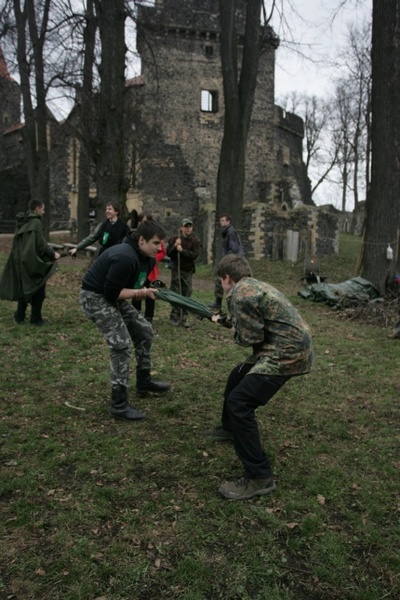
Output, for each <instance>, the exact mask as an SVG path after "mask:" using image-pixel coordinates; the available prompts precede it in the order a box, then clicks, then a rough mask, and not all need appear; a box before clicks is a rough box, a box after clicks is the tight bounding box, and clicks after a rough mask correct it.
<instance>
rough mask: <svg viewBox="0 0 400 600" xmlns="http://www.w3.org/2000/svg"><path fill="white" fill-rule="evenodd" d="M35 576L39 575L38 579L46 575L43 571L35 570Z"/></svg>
mask: <svg viewBox="0 0 400 600" xmlns="http://www.w3.org/2000/svg"><path fill="white" fill-rule="evenodd" d="M35 575H39V576H40V577H43V576H44V575H46V571H45V570H44V569H36V571H35Z"/></svg>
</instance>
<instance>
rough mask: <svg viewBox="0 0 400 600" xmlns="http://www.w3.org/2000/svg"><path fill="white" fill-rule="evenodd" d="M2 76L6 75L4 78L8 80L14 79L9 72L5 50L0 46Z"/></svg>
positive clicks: (0, 73) (0, 70)
mask: <svg viewBox="0 0 400 600" xmlns="http://www.w3.org/2000/svg"><path fill="white" fill-rule="evenodd" d="M0 77H4V79H8V81H14V79H13V78H12V77H11V75H10V73H9V72H8V68H7V63H6V59H5V58H4V54H3V50H2V48H1V46H0Z"/></svg>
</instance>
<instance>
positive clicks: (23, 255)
mask: <svg viewBox="0 0 400 600" xmlns="http://www.w3.org/2000/svg"><path fill="white" fill-rule="evenodd" d="M44 209H45V207H44V204H43V202H41V201H40V200H31V201H30V203H29V211H28V212H27V213H19V214H18V215H17V231H16V233H15V236H14V240H13V245H12V249H11V253H10V256H9V257H8V260H7V262H6V264H5V267H4V270H3V274H2V276H1V279H0V299H1V300H11V301H17V302H18V305H17V310H16V312H15V313H14V321H15V322H16V323H18V324H21V323H23V322H24V321H25V318H26V310H27V307H28V304H30V305H31V308H32V310H31V317H30V323H31V324H32V325H36V326H40V325H43V323H44V320H43V318H42V305H43V301H44V299H45V296H46V294H45V292H46V281H47V280H48V279H49V278H50V277H51V276H52V275H53V273H54V272H55V269H56V265H55V261H56V260H58V259H59V258H60V255H59V254H58V252H55V251H54V250H53V248H52V247H51V246H49V245H48V244H47V242H46V238H45V235H44V231H43V224H42V216H43V215H44Z"/></svg>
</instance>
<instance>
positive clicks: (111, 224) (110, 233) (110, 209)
mask: <svg viewBox="0 0 400 600" xmlns="http://www.w3.org/2000/svg"><path fill="white" fill-rule="evenodd" d="M120 212H121V209H120V207H119V205H118V204H117V203H116V202H109V203H108V204H107V206H106V217H107V218H106V220H105V221H103V222H102V223H100V225H98V226H97V227H96V229H95V230H94V232H93V233H91V234H90V235H88V236H87V237H85V239H83V240H82V241H81V242H79V244H78V245H77V246H76V247H75V248H71V250H70V251H69V253H70V255H71V256H72V257H74V256H75V255H76V253H77V252H78V250H84V249H85V248H87V247H88V246H90V245H91V244H94V243H95V242H99V244H100V248H99V250H98V252H97V256H100V254H102V253H103V252H104V250H107V248H111V246H115V244H120V243H121V242H122V240H123V239H124V238H125V237H126V236H127V235H129V234H130V229H129V227H128V225H127V224H126V223H125V222H124V221H123V220H122V219H120V217H119V213H120Z"/></svg>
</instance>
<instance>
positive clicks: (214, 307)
mask: <svg viewBox="0 0 400 600" xmlns="http://www.w3.org/2000/svg"><path fill="white" fill-rule="evenodd" d="M207 306H208V308H211V309H212V310H221V308H222V300H219V299H218V298H217V299H216V300H215V302H211V303H210V304H207Z"/></svg>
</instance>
